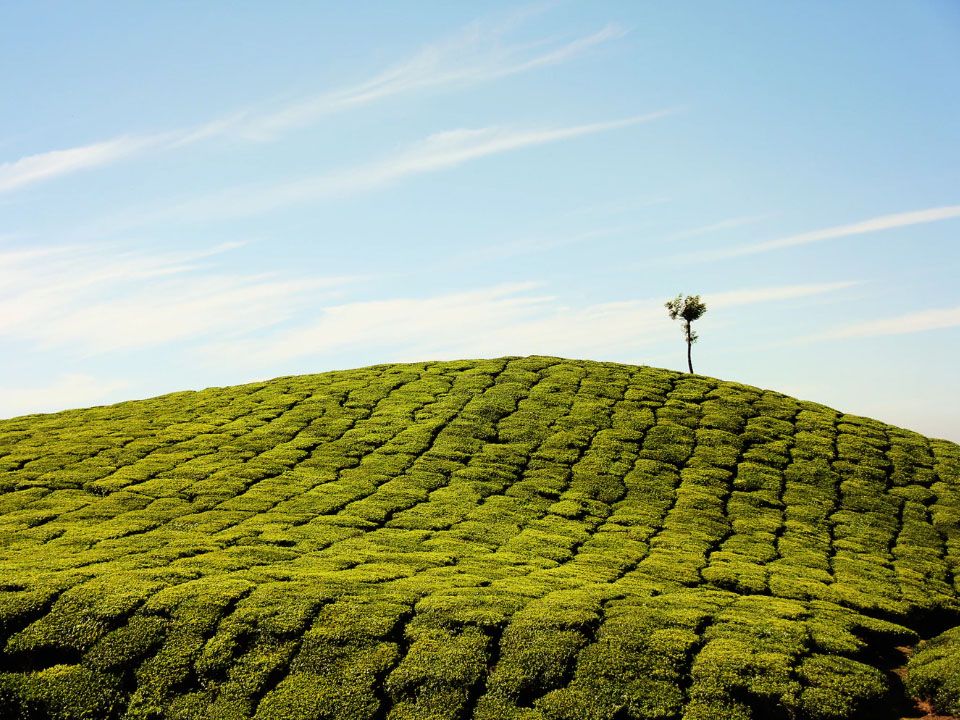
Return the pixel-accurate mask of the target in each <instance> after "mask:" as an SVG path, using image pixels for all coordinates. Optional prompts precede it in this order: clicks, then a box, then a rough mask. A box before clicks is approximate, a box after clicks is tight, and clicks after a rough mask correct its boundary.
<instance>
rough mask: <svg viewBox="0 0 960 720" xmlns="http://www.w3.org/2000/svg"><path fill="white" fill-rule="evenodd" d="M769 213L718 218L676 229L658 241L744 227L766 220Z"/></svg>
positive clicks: (686, 238)
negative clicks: (691, 226)
mask: <svg viewBox="0 0 960 720" xmlns="http://www.w3.org/2000/svg"><path fill="white" fill-rule="evenodd" d="M769 217H770V216H769V215H749V216H742V217H732V218H727V219H725V220H718V221H717V222H714V223H709V224H707V225H699V226H697V227H694V228H689V229H687V230H678V231H677V232H674V233H669V234H668V235H665V236H663V237H661V238H659V239H660V242H677V241H679V240H689V239H690V238H694V237H700V236H702V235H710V234H712V233H718V232H723V231H725V230H733V229H735V228H741V227H745V226H747V225H753V224H755V223H758V222H760V221H761V220H766V219H767V218H769Z"/></svg>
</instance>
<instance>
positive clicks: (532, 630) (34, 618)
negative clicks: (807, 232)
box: [0, 357, 960, 720]
mask: <svg viewBox="0 0 960 720" xmlns="http://www.w3.org/2000/svg"><path fill="white" fill-rule="evenodd" d="M958 570H960V447H958V446H957V445H955V444H952V443H949V442H946V441H938V440H930V439H927V438H925V437H922V436H920V435H917V434H916V433H913V432H909V431H906V430H901V429H898V428H895V427H890V426H888V425H884V424H882V423H879V422H875V421H873V420H868V419H864V418H861V417H853V416H849V415H844V414H842V413H839V412H836V411H834V410H831V409H829V408H826V407H823V406H821V405H817V404H814V403H809V402H802V401H799V400H795V399H792V398H789V397H785V396H783V395H780V394H777V393H774V392H768V391H764V390H759V389H757V388H752V387H746V386H743V385H737V384H734V383H728V382H721V381H718V380H714V379H710V378H705V377H702V376H697V375H682V374H678V373H673V372H668V371H665V370H657V369H652V368H647V367H635V366H627V365H616V364H607V363H593V362H580V361H567V360H560V359H557V358H545V357H529V358H506V359H499V360H484V361H463V362H442V363H420V364H408V365H384V366H378V367H373V368H367V369H361V370H354V371H347V372H332V373H325V374H322V375H312V376H302V377H292V378H281V379H278V380H273V381H270V382H264V383H257V384H252V385H244V386H240V387H232V388H225V389H211V390H205V391H203V392H189V393H177V394H173V395H167V396H164V397H160V398H155V399H152V400H144V401H137V402H128V403H121V404H119V405H114V406H110V407H101V408H92V409H89V410H78V411H69V412H64V413H59V414H55V415H37V416H30V417H22V418H16V419H13V420H4V421H0V718H4V719H7V718H9V719H11V720H18V719H28V718H30V719H33V718H59V719H64V720H67V719H69V720H80V719H91V720H116V719H119V718H124V719H128V720H147V719H151V720H152V719H160V718H170V719H173V718H182V719H184V720H193V719H199V718H217V719H219V718H223V719H225V720H227V719H240V718H257V719H258V720H288V719H289V720H293V719H300V718H303V719H307V718H328V719H331V720H333V719H336V720H384V719H389V720H427V719H430V720H441V719H445V718H449V719H450V720H465V719H467V718H477V719H482V720H580V719H584V720H628V719H637V720H654V719H656V720H670V719H677V720H679V719H680V718H683V719H685V720H746V719H747V718H754V719H761V720H771V719H775V720H789V719H802V718H812V719H816V720H826V719H837V720H840V719H853V718H899V717H901V716H904V715H908V716H911V717H915V716H917V715H918V713H916V712H915V711H913V710H912V701H911V700H910V699H909V697H910V695H914V696H917V697H920V698H924V699H926V700H929V701H931V702H932V703H933V704H934V705H935V706H936V707H937V708H938V710H939V711H941V712H943V713H957V712H960V634H958V633H960V629H952V628H954V627H955V626H960V594H958V585H957V573H958ZM908 658H910V660H909V663H908ZM904 678H905V679H904ZM911 713H912V714H911Z"/></svg>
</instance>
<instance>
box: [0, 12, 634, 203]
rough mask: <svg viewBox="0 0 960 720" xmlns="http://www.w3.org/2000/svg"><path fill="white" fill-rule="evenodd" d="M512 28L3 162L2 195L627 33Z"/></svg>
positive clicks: (474, 77)
mask: <svg viewBox="0 0 960 720" xmlns="http://www.w3.org/2000/svg"><path fill="white" fill-rule="evenodd" d="M512 24H513V23H510V22H507V23H502V24H500V25H495V24H491V23H482V22H475V23H472V24H471V25H469V26H468V27H467V28H465V29H464V30H461V31H460V32H458V33H456V34H455V35H453V36H452V37H450V38H448V39H446V40H443V41H441V42H437V43H433V44H430V45H427V46H425V47H423V48H422V49H420V50H419V51H418V52H416V53H415V54H414V55H413V56H412V57H410V58H409V59H407V60H405V61H403V62H400V63H398V64H396V65H394V66H392V67H389V68H387V69H386V70H384V71H382V72H380V73H378V74H376V75H375V76H373V77H371V78H368V79H367V80H363V81H360V82H358V83H355V84H352V85H348V86H346V87H343V88H341V89H338V90H335V91H331V92H327V93H322V94H320V95H317V96H315V97H310V98H306V99H300V100H297V101H294V102H290V103H287V104H285V105H282V106H281V107H279V108H277V107H274V108H269V109H248V110H243V111H239V112H235V113H232V114H229V115H225V116H223V117H219V118H214V119H213V120H210V121H207V122H204V123H201V124H199V125H197V126H194V127H188V128H181V129H174V130H170V131H168V132H163V133H156V134H150V135H126V136H122V137H117V138H112V139H108V140H104V141H101V142H96V143H93V144H89V145H82V146H78V147H72V148H66V149H60V150H52V151H49V152H43V153H37V154H34V155H28V156H25V157H21V158H19V159H17V160H13V161H10V162H6V163H3V164H0V193H4V192H10V191H13V190H17V189H19V188H21V187H24V186H26V185H29V184H33V183H38V182H41V181H43V180H50V179H53V178H55V177H59V176H63V175H67V174H70V173H75V172H78V171H80V170H89V169H92V168H95V167H100V166H104V165H108V164H110V163H114V162H116V161H118V160H121V159H125V158H130V157H133V156H135V155H138V154H140V153H142V152H144V151H146V150H148V149H154V150H171V149H175V148H179V147H183V146H186V145H191V144H194V143H197V142H202V141H206V140H211V139H214V138H218V137H232V138H236V139H241V140H256V141H263V140H273V139H276V138H277V137H279V136H280V135H282V134H283V133H284V132H287V131H289V130H293V129H296V128H300V127H304V126H307V125H311V124H313V123H315V122H317V121H318V120H320V119H321V118H323V117H325V116H328V115H332V114H334V113H338V112H343V111H346V110H351V109H354V108H359V107H362V106H365V105H370V104H373V103H375V102H378V101H381V100H384V99H386V98H389V97H395V96H401V95H404V94H409V93H413V92H417V91H421V90H427V89H431V88H437V89H440V88H446V89H455V88H462V87H468V86H471V85H475V84H479V83H483V82H489V81H492V80H496V79H498V78H503V77H508V76H511V75H519V74H522V73H526V72H530V71H533V70H537V69H540V68H546V67H550V66H554V65H559V64H561V63H564V62H567V61H569V60H572V59H574V58H576V57H578V56H580V55H582V54H584V53H585V52H587V51H589V50H590V49H591V48H594V47H596V46H598V45H601V44H603V43H606V42H609V41H611V40H614V39H616V38H619V37H622V36H623V35H624V34H625V30H623V29H622V28H620V27H618V26H616V25H612V24H611V25H608V26H606V27H604V28H602V29H600V30H598V31H596V32H593V33H590V34H587V35H582V36H580V37H577V38H574V39H572V40H567V41H557V40H555V39H554V40H540V41H538V42H534V43H515V44H508V43H504V41H503V35H504V33H505V31H506V30H507V28H508V27H510V26H511V25H512Z"/></svg>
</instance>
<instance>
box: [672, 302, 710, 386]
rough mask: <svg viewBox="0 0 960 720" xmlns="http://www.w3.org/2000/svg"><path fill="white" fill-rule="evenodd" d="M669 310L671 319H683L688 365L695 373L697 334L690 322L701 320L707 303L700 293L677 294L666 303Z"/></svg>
mask: <svg viewBox="0 0 960 720" xmlns="http://www.w3.org/2000/svg"><path fill="white" fill-rule="evenodd" d="M665 305H666V308H667V312H668V313H669V314H670V319H671V320H676V319H677V318H680V319H682V320H683V335H684V338H685V339H686V341H687V366H688V367H689V368H690V372H691V373H693V359H692V350H693V344H694V343H695V342H696V341H697V334H696V333H695V332H694V331H693V329H692V328H691V327H690V323H692V322H693V321H694V320H699V319H700V318H701V317H703V314H704V313H705V312H706V311H707V306H706V303H704V302H703V300H701V299H700V296H699V295H687V296H686V297H684V296H682V295H677V296H676V297H675V298H674V299H673V300H670V301H668V302H667V303H665Z"/></svg>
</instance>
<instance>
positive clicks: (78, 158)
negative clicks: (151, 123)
mask: <svg viewBox="0 0 960 720" xmlns="http://www.w3.org/2000/svg"><path fill="white" fill-rule="evenodd" d="M159 142H160V140H159V138H158V137H157V136H151V137H120V138H115V139H113V140H106V141H104V142H99V143H93V144H92V145H83V146H81V147H75V148H68V149H66V150H52V151H50V152H45V153H39V154H36V155H28V156H26V157H22V158H20V159H19V160H14V161H12V162H7V163H3V164H0V193H2V192H10V191H12V190H17V189H19V188H21V187H24V186H25V185H30V184H33V183H37V182H41V181H43V180H50V179H52V178H55V177H59V176H61V175H68V174H70V173H75V172H78V171H80V170H88V169H90V168H94V167H99V166H101V165H108V164H110V163H113V162H116V161H117V160H120V159H123V158H127V157H131V156H133V155H136V154H138V153H140V152H142V151H143V150H145V149H147V148H149V147H151V146H155V145H157V144H158V143H159Z"/></svg>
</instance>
